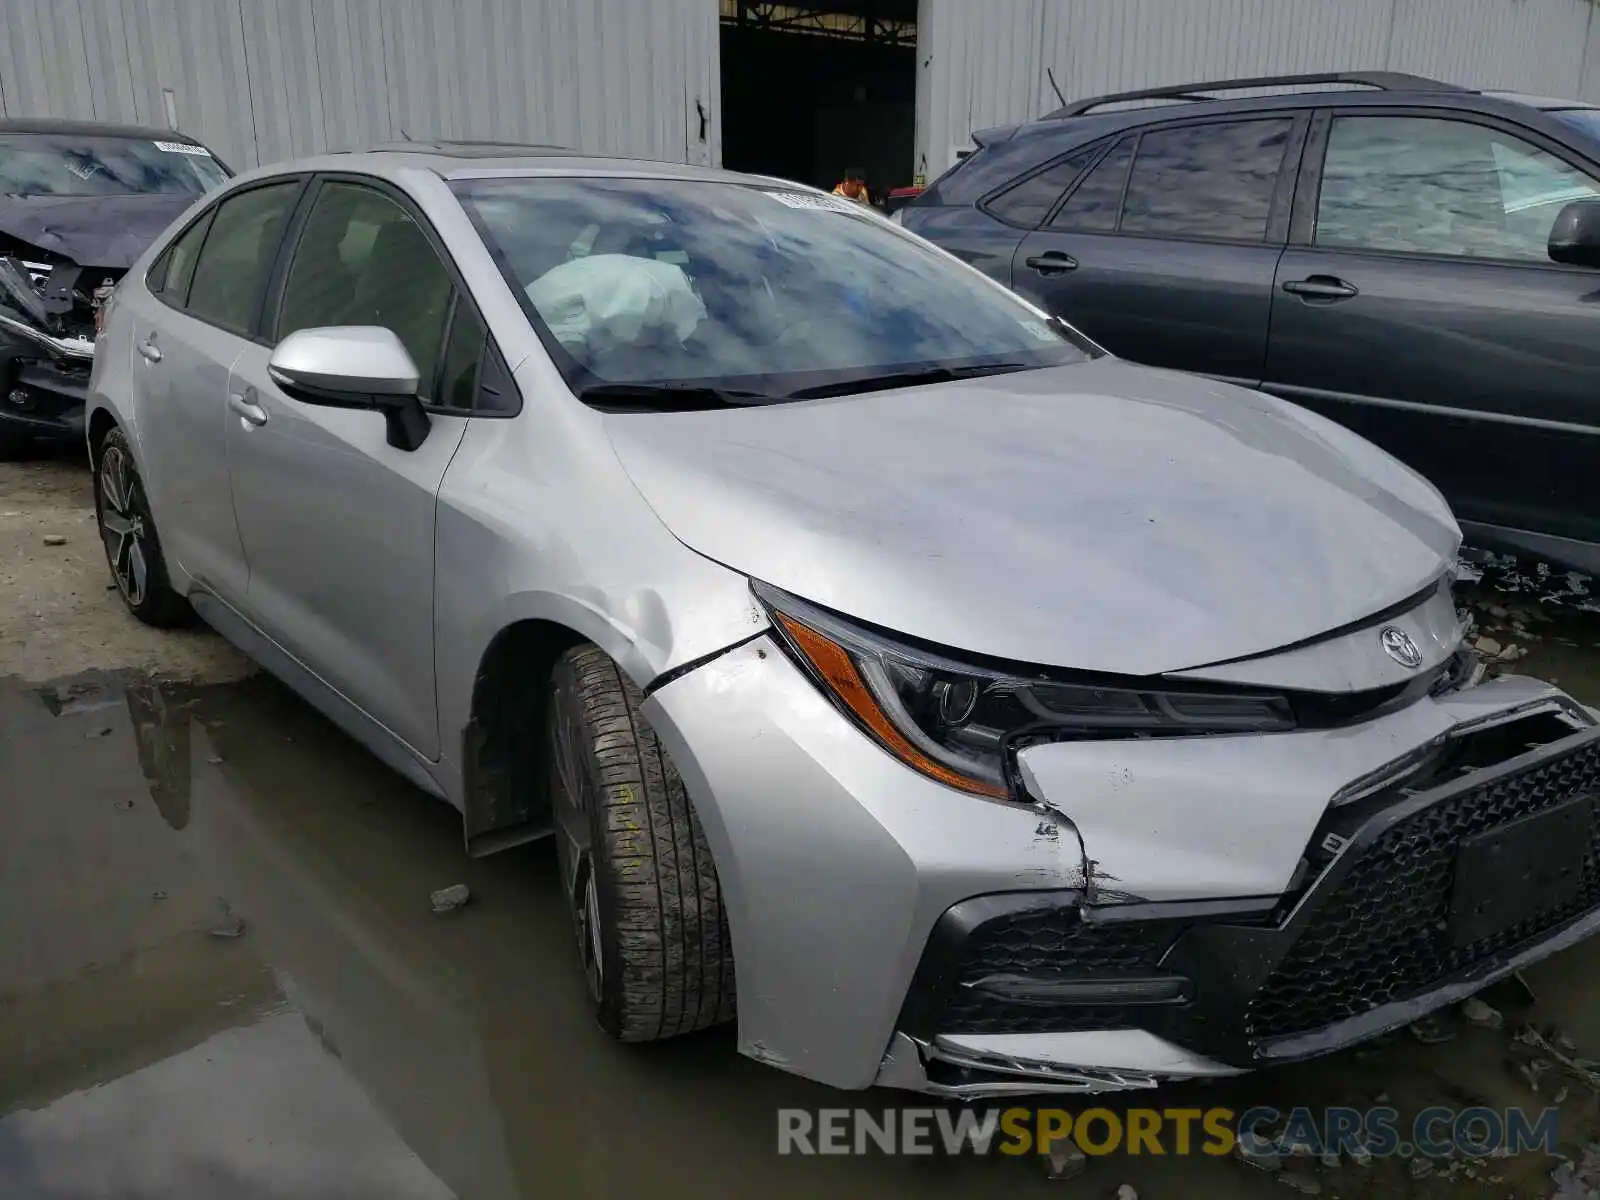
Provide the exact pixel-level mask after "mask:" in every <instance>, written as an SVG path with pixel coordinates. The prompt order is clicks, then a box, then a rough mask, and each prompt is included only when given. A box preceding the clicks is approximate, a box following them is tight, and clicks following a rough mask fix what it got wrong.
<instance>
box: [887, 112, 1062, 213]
mask: <svg viewBox="0 0 1600 1200" xmlns="http://www.w3.org/2000/svg"><path fill="white" fill-rule="evenodd" d="M1060 132H1061V131H1059V130H1056V131H1052V136H1049V137H1042V136H1039V135H1036V134H1033V133H1031V132H1030V131H1028V130H1026V129H1025V130H1023V131H1022V132H1021V133H1018V134H1017V135H1015V136H1014V137H1011V138H1007V139H1006V140H1005V141H1003V142H993V143H991V144H989V145H987V146H983V147H981V148H980V149H978V150H975V151H973V152H972V153H971V154H969V155H967V157H966V158H964V159H962V160H961V161H960V162H958V163H957V164H956V165H955V166H954V167H952V168H951V169H950V170H948V171H946V172H945V173H944V174H943V175H941V176H940V177H939V178H938V179H936V180H934V181H933V184H932V186H931V187H929V188H928V190H927V191H926V192H924V193H923V194H922V196H921V197H919V198H918V200H917V203H918V204H948V205H967V204H976V203H977V202H978V200H979V199H981V198H982V197H984V196H987V195H988V194H989V193H990V192H992V191H994V190H995V189H996V188H1001V187H1004V186H1005V185H1006V184H1008V183H1010V182H1011V181H1012V180H1014V179H1018V178H1020V177H1021V176H1023V175H1026V174H1027V173H1028V172H1029V171H1031V170H1033V169H1034V168H1035V167H1039V166H1042V165H1043V164H1045V163H1047V162H1049V161H1050V160H1051V159H1053V158H1058V157H1060V156H1061V155H1062V154H1063V153H1070V152H1071V151H1072V150H1073V149H1074V148H1075V147H1076V146H1081V145H1082V144H1083V140H1084V139H1083V138H1082V136H1081V135H1077V136H1072V137H1062V136H1060ZM1063 142H1066V143H1067V144H1066V145H1063V144H1062V143H1063Z"/></svg>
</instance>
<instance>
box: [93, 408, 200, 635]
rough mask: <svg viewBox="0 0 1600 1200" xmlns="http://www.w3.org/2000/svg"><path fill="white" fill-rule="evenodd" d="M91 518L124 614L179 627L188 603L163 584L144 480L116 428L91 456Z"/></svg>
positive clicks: (164, 577) (161, 561)
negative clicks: (92, 468)
mask: <svg viewBox="0 0 1600 1200" xmlns="http://www.w3.org/2000/svg"><path fill="white" fill-rule="evenodd" d="M94 516H95V520H96V521H97V522H98V523H99V526H100V540H101V541H102V542H103V543H105V548H106V562H107V564H108V565H109V566H110V567H111V579H112V582H114V583H115V584H116V585H117V591H118V592H119V593H121V595H122V602H123V603H124V604H126V605H127V606H128V611H129V612H131V613H132V614H133V615H134V616H136V617H138V618H139V620H141V621H143V622H144V623H145V624H146V625H155V626H158V627H164V626H170V625H181V624H183V622H184V621H186V620H187V619H188V618H189V615H190V609H189V602H188V601H187V600H185V599H184V598H183V597H182V596H180V595H178V593H177V592H175V591H173V589H172V584H171V582H170V581H169V580H168V577H167V562H166V559H165V558H163V557H162V554H161V540H160V539H159V538H158V537H157V536H156V522H155V518H154V517H153V516H151V515H150V502H149V500H148V499H147V498H146V497H145V492H144V481H143V480H141V479H140V478H139V470H138V468H137V467H135V466H134V463H133V451H132V450H131V449H130V448H129V446H128V439H127V438H126V437H124V436H123V433H122V431H121V430H120V429H113V430H112V431H111V432H110V433H108V434H106V436H105V437H104V438H103V439H102V440H101V442H100V445H99V446H98V448H97V449H96V452H95V457H94Z"/></svg>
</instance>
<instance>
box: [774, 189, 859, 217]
mask: <svg viewBox="0 0 1600 1200" xmlns="http://www.w3.org/2000/svg"><path fill="white" fill-rule="evenodd" d="M762 194H763V195H766V196H771V197H772V198H773V199H774V200H776V201H777V202H778V203H779V204H787V205H788V206H789V207H790V208H822V209H827V210H828V211H830V212H842V213H856V212H860V211H861V202H860V201H859V200H846V199H844V198H842V197H840V196H813V195H811V194H810V193H808V192H763V193H762Z"/></svg>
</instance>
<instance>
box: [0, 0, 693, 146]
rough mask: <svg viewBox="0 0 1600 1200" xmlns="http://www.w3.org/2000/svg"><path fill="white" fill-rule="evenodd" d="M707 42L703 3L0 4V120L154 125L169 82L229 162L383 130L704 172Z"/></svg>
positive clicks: (194, 124) (47, 0)
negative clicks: (700, 166)
mask: <svg viewBox="0 0 1600 1200" xmlns="http://www.w3.org/2000/svg"><path fill="white" fill-rule="evenodd" d="M717 38H718V29H717V6H716V0H447V2H440V0H0V115H6V116H13V117H25V116H50V117H70V118H80V119H85V120H98V121H123V122H132V123H138V124H144V125H158V126H159V125H164V124H165V123H166V122H165V118H164V112H165V108H164V100H163V89H165V88H170V89H171V90H172V92H173V99H174V101H175V104H176V108H177V114H178V125H179V127H180V128H182V129H183V130H185V131H186V132H188V133H191V134H194V135H196V136H198V137H199V138H201V140H203V141H205V142H206V143H207V144H209V145H210V146H212V147H213V148H214V149H215V150H216V151H217V153H218V154H221V155H222V156H223V157H224V158H226V159H227V160H228V161H229V162H231V163H232V164H233V165H234V166H236V167H245V166H251V165H255V164H256V163H260V162H271V161H273V160H275V159H281V158H285V157H289V156H292V155H300V154H309V153H315V152H318V151H322V150H340V149H349V148H352V147H356V146H361V145H364V144H370V143H373V142H379V141H390V140H395V139H398V138H400V137H401V136H402V134H403V133H405V134H409V135H410V136H412V137H423V136H440V137H459V138H481V139H495V138H503V139H510V140H517V141H540V142H556V143H559V144H562V145H569V146H575V147H578V148H581V149H585V150H594V151H597V152H602V153H623V154H636V155H641V156H646V157H651V158H661V159H669V160H675V161H691V162H692V161H701V162H715V161H719V160H720V158H721V140H720V139H721V128H720V124H719V121H718V116H719V108H720V105H719V103H718V92H717V87H718V76H717V72H718V54H717ZM697 104H698V106H699V107H698V108H697ZM701 111H703V112H704V113H705V115H706V119H705V120H704V122H702V120H701V117H700V112H701ZM702 125H704V131H703V134H704V136H703V137H702Z"/></svg>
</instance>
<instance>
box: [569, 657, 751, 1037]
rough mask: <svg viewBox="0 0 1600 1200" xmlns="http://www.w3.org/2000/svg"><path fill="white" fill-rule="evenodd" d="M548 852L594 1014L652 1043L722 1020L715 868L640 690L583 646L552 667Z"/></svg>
mask: <svg viewBox="0 0 1600 1200" xmlns="http://www.w3.org/2000/svg"><path fill="white" fill-rule="evenodd" d="M550 683H551V692H550V705H549V745H550V763H551V772H550V775H551V778H550V790H551V803H552V805H553V807H554V815H555V823H556V855H557V858H558V860H559V862H560V866H561V880H562V884H563V891H564V895H565V898H566V901H567V907H568V910H569V912H570V914H571V917H572V922H573V928H574V930H575V932H576V933H577V939H578V951H579V954H580V956H581V961H582V963H583V969H584V974H585V976H586V978H587V981H588V986H589V996H590V999H591V1001H592V1002H593V1004H594V1006H595V1009H596V1012H597V1015H598V1017H599V1020H600V1025H601V1027H602V1028H604V1029H605V1030H606V1032H607V1033H610V1034H611V1035H612V1036H613V1037H616V1038H619V1039H621V1040H622V1041H625V1042H650V1041H657V1040H660V1039H662V1038H669V1037H675V1036H676V1035H678V1034H682V1033H690V1032H692V1031H694V1030H696V1029H704V1028H706V1027H707V1026H710V1025H716V1024H718V1023H720V1022H722V1021H726V1020H729V1019H730V1018H732V1016H733V1013H734V994H733V949H732V945H731V943H730V940H729V937H728V922H727V917H726V915H725V913H724V912H723V907H722V893H721V889H720V887H719V885H718V882H717V872H716V868H715V866H713V864H712V861H711V850H710V848H709V847H708V846H707V845H706V838H705V833H704V831H703V830H702V829H701V828H700V822H699V820H698V819H697V818H696V816H695V813H694V808H693V806H692V805H691V804H690V802H689V797H688V794H687V793H686V792H685V790H684V786H683V780H682V779H680V778H679V777H678V772H677V771H676V770H675V769H674V767H673V766H672V763H671V761H670V760H669V759H668V758H667V755H666V751H665V750H663V749H662V747H661V743H660V742H659V741H658V740H657V738H656V735H655V731H654V730H652V729H651V728H650V726H649V724H648V723H647V722H646V721H645V719H644V717H643V716H641V715H640V713H639V704H640V695H639V692H638V689H637V688H635V687H634V686H633V684H632V683H631V682H630V681H629V680H628V679H627V678H626V677H625V676H624V675H623V674H622V672H621V671H620V670H618V668H617V665H616V664H615V663H614V662H612V661H611V659H610V658H609V657H607V655H606V654H605V653H604V651H602V650H600V649H599V648H598V647H596V646H593V645H588V644H585V645H580V646H575V647H573V648H572V649H571V650H568V651H567V652H566V653H565V654H563V655H562V656H561V658H560V659H559V660H557V662H556V665H555V669H554V671H553V672H552V673H551V680H550Z"/></svg>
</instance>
